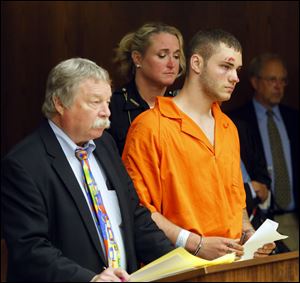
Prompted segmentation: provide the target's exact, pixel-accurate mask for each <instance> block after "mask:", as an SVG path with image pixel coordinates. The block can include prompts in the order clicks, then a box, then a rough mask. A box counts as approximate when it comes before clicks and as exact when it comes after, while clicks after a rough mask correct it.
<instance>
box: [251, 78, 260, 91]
mask: <svg viewBox="0 0 300 283" xmlns="http://www.w3.org/2000/svg"><path fill="white" fill-rule="evenodd" d="M250 83H251V85H252V87H253V88H254V90H257V88H258V86H257V84H258V79H257V78H256V77H251V78H250Z"/></svg>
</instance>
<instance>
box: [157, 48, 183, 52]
mask: <svg viewBox="0 0 300 283" xmlns="http://www.w3.org/2000/svg"><path fill="white" fill-rule="evenodd" d="M159 51H165V52H168V51H170V49H168V48H162V49H159ZM176 52H180V49H177V50H175V51H174V52H173V53H176Z"/></svg>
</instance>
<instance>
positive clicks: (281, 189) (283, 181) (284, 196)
mask: <svg viewBox="0 0 300 283" xmlns="http://www.w3.org/2000/svg"><path fill="white" fill-rule="evenodd" d="M266 114H267V116H268V120H267V126H268V133H269V141H270V146H271V153H272V160H273V170H274V198H275V203H276V205H277V206H278V208H279V209H281V210H286V209H287V207H288V205H289V204H290V201H291V195H290V192H291V191H290V190H291V185H290V179H289V174H288V169H287V164H286V160H285V157H284V153H283V147H282V142H281V138H280V134H279V131H278V128H277V126H276V124H275V121H274V118H273V116H274V112H273V111H272V110H268V111H267V113H266Z"/></svg>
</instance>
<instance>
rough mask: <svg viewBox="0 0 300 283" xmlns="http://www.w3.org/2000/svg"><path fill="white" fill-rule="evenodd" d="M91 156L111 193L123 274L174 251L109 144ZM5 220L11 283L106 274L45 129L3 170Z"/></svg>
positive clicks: (83, 209)
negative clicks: (118, 222)
mask: <svg viewBox="0 0 300 283" xmlns="http://www.w3.org/2000/svg"><path fill="white" fill-rule="evenodd" d="M95 144H96V146H97V147H96V150H95V151H94V154H95V156H96V158H97V159H98V160H99V162H100V163H101V165H102V167H103V169H104V170H105V173H106V175H107V178H108V180H109V182H110V184H111V186H112V188H113V189H115V190H116V194H117V197H118V201H119V205H120V211H121V216H122V225H121V230H122V232H123V238H124V244H125V250H126V255H127V271H128V272H129V273H131V272H133V271H135V270H136V269H137V268H138V267H139V262H143V263H148V262H151V261H152V260H154V259H156V258H158V257H160V256H162V255H163V254H165V253H167V252H169V251H170V250H172V249H173V248H174V247H173V245H172V244H171V242H170V241H169V240H168V239H167V238H166V237H165V235H164V234H163V232H162V231H161V230H159V229H158V227H157V226H156V225H155V223H154V222H153V221H152V219H151V214H150V212H149V211H148V210H147V209H146V208H144V207H142V206H140V204H139V199H138V196H137V194H136V192H135V189H134V187H133V184H132V181H131V180H130V178H129V176H128V174H127V172H126V170H125V168H124V167H123V164H122V162H121V159H120V157H119V154H118V150H117V148H116V145H115V143H114V141H113V139H112V137H111V136H110V135H109V134H108V133H106V132H104V133H103V135H102V137H101V138H99V139H97V140H95ZM1 171H2V172H1V173H2V178H1V180H2V209H3V211H2V213H3V215H2V219H3V225H4V237H5V240H6V243H7V246H8V280H13V281H31V282H32V281H48V282H50V281H60V282H66V281H77V282H78V281H89V280H91V279H92V277H93V276H95V275H96V274H98V273H100V272H101V271H102V270H103V267H104V266H106V265H107V264H106V262H105V258H104V255H103V251H102V249H101V245H100V242H99V239H98V236H97V232H96V228H95V225H94V222H93V220H92V216H91V214H90V211H89V209H88V206H87V203H86V201H85V199H84V196H83V195H82V191H81V189H80V187H79V184H78V182H77V179H76V177H75V175H74V173H73V171H72V169H71V167H70V165H69V163H68V161H67V159H66V157H65V155H64V153H63V151H62V149H61V147H60V144H59V142H58V141H57V139H56V137H55V135H54V133H53V131H52V129H51V127H50V126H49V124H48V122H46V121H45V122H44V123H43V124H42V125H41V127H40V128H39V129H38V130H37V131H36V132H35V133H33V134H32V135H30V136H29V137H27V138H26V139H25V140H24V141H22V142H21V143H20V144H18V145H17V146H16V147H15V148H14V149H13V150H12V151H11V152H10V153H9V154H8V155H7V156H6V157H5V158H4V160H3V162H2V170H1Z"/></svg>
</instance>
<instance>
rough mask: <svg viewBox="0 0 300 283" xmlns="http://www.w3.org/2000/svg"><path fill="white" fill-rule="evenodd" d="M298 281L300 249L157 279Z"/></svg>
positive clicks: (174, 280)
mask: <svg viewBox="0 0 300 283" xmlns="http://www.w3.org/2000/svg"><path fill="white" fill-rule="evenodd" d="M176 281H181V282H184V281H186V282H299V251H295V252H288V253H283V254H278V255H271V256H268V257H265V258H257V259H250V260H244V261H240V262H239V261H237V262H233V263H230V264H222V265H214V266H209V267H206V268H201V269H196V270H192V271H188V272H185V273H180V274H177V275H174V276H170V277H166V278H163V279H160V280H158V281H157V282H176Z"/></svg>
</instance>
